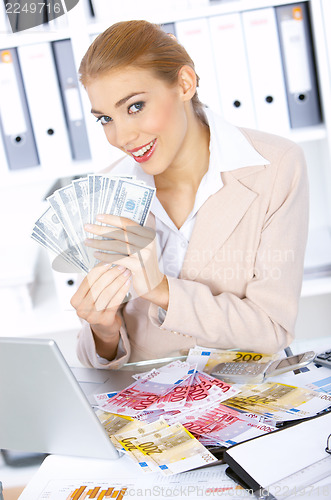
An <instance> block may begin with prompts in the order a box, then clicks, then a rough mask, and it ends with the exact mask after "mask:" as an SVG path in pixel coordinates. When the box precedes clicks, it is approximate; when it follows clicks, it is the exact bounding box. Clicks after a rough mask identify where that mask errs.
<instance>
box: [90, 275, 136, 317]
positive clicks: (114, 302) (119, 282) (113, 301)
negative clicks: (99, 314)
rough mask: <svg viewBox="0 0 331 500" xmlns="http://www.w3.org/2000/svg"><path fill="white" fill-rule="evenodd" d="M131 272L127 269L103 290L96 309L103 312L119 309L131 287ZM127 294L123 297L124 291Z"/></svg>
mask: <svg viewBox="0 0 331 500" xmlns="http://www.w3.org/2000/svg"><path fill="white" fill-rule="evenodd" d="M130 277H131V272H130V271H129V270H128V269H127V270H126V271H125V272H124V273H122V274H120V275H119V276H118V277H117V278H116V279H115V280H114V281H113V282H112V283H111V284H109V285H108V286H107V287H106V288H104V289H103V290H102V293H101V294H100V295H99V297H98V300H97V301H96V304H95V308H96V310H97V311H102V310H104V309H107V308H116V307H119V306H120V304H121V303H122V300H123V299H124V297H125V295H126V293H127V291H128V289H129V288H130V285H131V279H130ZM124 288H125V290H126V291H125V293H124V295H123V290H124Z"/></svg>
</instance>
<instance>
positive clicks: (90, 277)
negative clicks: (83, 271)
mask: <svg viewBox="0 0 331 500" xmlns="http://www.w3.org/2000/svg"><path fill="white" fill-rule="evenodd" d="M111 264H112V263H106V265H105V263H102V264H98V265H97V266H95V267H94V268H93V269H91V271H90V272H89V273H88V274H87V275H86V276H85V278H84V279H83V281H82V282H81V284H80V286H79V288H78V290H77V291H76V293H75V294H74V295H73V296H72V298H71V301H70V303H71V305H72V306H73V307H74V308H75V309H76V308H77V306H79V304H80V303H81V302H82V300H83V299H84V298H85V297H86V295H87V294H88V292H89V290H90V288H91V286H92V285H93V283H94V282H95V281H97V280H98V279H99V278H100V276H102V275H103V274H104V273H106V272H107V271H108V270H109V269H110V267H111Z"/></svg>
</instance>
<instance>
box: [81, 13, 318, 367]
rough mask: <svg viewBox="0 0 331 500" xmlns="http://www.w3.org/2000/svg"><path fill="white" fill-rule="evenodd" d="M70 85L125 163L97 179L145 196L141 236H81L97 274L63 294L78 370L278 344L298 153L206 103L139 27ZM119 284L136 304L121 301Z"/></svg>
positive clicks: (304, 216)
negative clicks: (73, 321) (205, 349)
mask: <svg viewBox="0 0 331 500" xmlns="http://www.w3.org/2000/svg"><path fill="white" fill-rule="evenodd" d="M80 75H81V82H82V83H83V85H84V87H85V88H86V91H87V93H88V96H89V99H90V101H91V105H92V113H93V114H94V116H95V117H96V118H97V121H99V122H100V123H101V125H102V126H103V129H104V132H105V134H106V137H107V140H108V141H109V143H110V144H111V145H113V146H115V147H116V148H119V149H120V150H121V151H123V153H124V158H123V159H121V160H119V161H117V162H116V163H115V164H114V165H113V166H112V167H111V168H110V169H109V171H108V173H110V174H111V175H135V176H136V178H137V179H138V180H139V179H141V180H144V181H145V182H146V183H148V184H150V185H151V186H155V188H156V196H155V198H154V200H153V203H152V206H151V213H150V215H149V218H148V220H147V223H146V227H140V226H139V225H137V224H135V223H133V222H132V221H129V220H128V219H123V218H120V217H115V216H112V215H106V214H100V217H99V218H98V221H99V222H102V224H95V225H90V226H87V227H86V230H87V231H88V232H89V233H92V235H94V236H95V235H99V236H100V235H102V236H104V238H105V239H103V240H102V239H98V238H96V239H87V241H86V244H87V246H90V247H93V248H95V249H96V251H97V252H98V253H96V256H97V257H98V258H99V260H101V262H102V263H103V265H98V266H97V267H95V268H94V269H92V270H91V271H90V273H89V274H88V275H87V277H86V278H85V279H84V281H83V282H82V284H81V286H80V287H79V289H78V291H77V292H76V293H75V295H74V296H73V298H72V305H73V307H74V308H75V309H76V311H77V314H78V315H79V317H80V318H82V320H84V326H83V328H82V331H81V332H80V335H79V341H78V355H79V358H80V360H81V361H82V362H83V363H84V364H86V365H88V366H94V367H100V368H107V367H108V368H118V367H120V366H121V365H122V364H123V363H125V362H127V361H128V360H130V361H135V360H140V359H150V358H158V357H165V356H170V355H179V354H183V353H187V351H188V349H189V348H190V347H193V346H194V345H203V346H209V347H217V348H224V349H228V348H239V349H246V350H251V351H260V352H268V353H271V352H276V351H278V350H279V349H282V348H284V347H286V346H287V345H289V344H290V342H291V341H292V339H293V335H294V326H295V320H296V315H297V309H298V300H299V296H300V290H301V283H302V270H303V258H304V251H305V245H306V238H307V225H308V223H307V221H308V188H307V176H306V168H305V161H304V158H303V154H302V152H301V149H300V148H299V147H298V146H297V145H295V144H294V143H292V142H291V141H289V140H287V139H283V138H280V137H277V136H273V135H269V134H266V133H263V132H259V131H253V130H247V129H239V128H237V127H234V126H232V125H230V124H228V123H226V122H224V120H223V119H221V118H220V117H218V116H216V115H215V114H214V113H213V112H212V111H211V110H209V109H208V108H206V107H204V106H203V105H202V104H201V103H200V101H199V99H198V96H197V86H198V77H197V75H196V73H195V70H194V64H193V62H192V60H191V59H190V57H189V56H188V54H187V53H186V51H185V50H184V48H183V47H182V46H181V45H180V44H179V43H177V41H176V40H175V39H174V38H173V37H171V36H169V35H167V34H166V33H164V32H163V31H162V29H161V28H159V27H158V26H156V25H153V24H150V23H147V22H145V21H128V22H122V23H117V24H115V25H113V26H111V27H110V28H109V29H107V30H106V31H105V32H104V33H102V34H101V35H99V36H98V37H97V39H96V40H95V41H94V42H93V43H92V45H91V47H90V48H89V49H88V51H87V53H86V54H85V56H84V58H83V60H82V63H81V66H80ZM107 236H108V239H107ZM107 250H112V251H115V252H118V254H119V255H115V256H114V255H112V256H111V255H110V254H109V253H107ZM114 264H116V265H114ZM146 283H148V286H146ZM130 287H131V289H132V288H133V289H134V290H135V292H136V295H137V297H136V298H135V299H133V300H129V301H128V302H127V303H125V305H124V304H123V299H124V297H125V296H126V294H127V292H128V290H129V288H130Z"/></svg>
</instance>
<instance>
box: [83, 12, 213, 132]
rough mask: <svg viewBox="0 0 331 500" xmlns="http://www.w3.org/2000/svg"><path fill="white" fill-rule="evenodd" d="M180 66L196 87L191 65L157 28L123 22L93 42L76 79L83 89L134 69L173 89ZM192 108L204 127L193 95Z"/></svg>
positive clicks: (144, 23) (140, 22)
mask: <svg viewBox="0 0 331 500" xmlns="http://www.w3.org/2000/svg"><path fill="white" fill-rule="evenodd" d="M184 65H188V66H190V67H191V68H192V69H193V70H194V72H195V75H196V82H197V87H198V85H199V77H198V75H197V74H196V71H195V67H194V62H193V61H192V59H191V58H190V56H189V55H188V53H187V52H186V50H185V49H184V47H183V46H182V45H180V44H179V43H178V42H177V40H176V39H175V38H174V37H172V36H169V35H168V34H167V33H166V32H165V31H164V30H163V29H162V28H161V27H160V26H158V25H157V24H152V23H149V22H147V21H123V22H119V23H116V24H113V25H112V26H110V27H109V28H108V29H106V30H105V31H104V32H103V33H101V34H100V35H99V36H98V37H97V38H96V39H95V40H94V42H93V43H92V44H91V46H90V47H89V48H88V50H87V52H86V54H85V55H84V57H83V59H82V61H81V64H80V67H79V75H80V81H81V83H82V84H83V86H84V87H86V85H87V84H88V82H89V80H91V79H93V78H96V77H98V76H100V75H102V74H105V73H107V72H108V71H110V70H113V69H121V68H125V67H126V66H136V67H139V68H141V69H147V70H151V71H153V73H154V74H155V76H156V77H158V78H160V79H161V80H164V81H165V82H168V83H169V85H174V84H175V83H176V82H177V81H178V73H179V71H180V69H181V68H182V66H184ZM192 105H193V109H194V112H195V114H196V115H197V117H198V118H199V119H200V120H201V121H202V122H203V123H207V120H206V117H205V113H204V111H203V105H202V103H201V102H200V100H199V97H198V94H197V92H195V94H194V96H193V98H192Z"/></svg>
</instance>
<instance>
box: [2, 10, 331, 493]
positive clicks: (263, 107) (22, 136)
mask: <svg viewBox="0 0 331 500" xmlns="http://www.w3.org/2000/svg"><path fill="white" fill-rule="evenodd" d="M22 3H24V2H21V4H22ZM43 3H44V4H45V7H44V10H43V12H42V13H41V12H38V11H37V10H38V9H37V7H38V6H39V10H40V5H42V4H43ZM26 4H27V3H26ZM14 5H19V4H18V3H15V4H14V3H10V2H5V1H4V2H1V3H0V218H1V219H0V220H1V226H0V227H1V233H2V236H1V239H0V255H1V259H0V309H1V313H2V314H1V325H2V328H1V334H0V335H3V336H40V337H45V338H50V337H51V338H54V339H55V340H56V341H57V342H58V343H59V346H60V348H62V350H63V352H64V353H65V355H66V357H67V359H68V361H69V363H70V364H71V365H72V366H75V365H78V364H79V362H78V360H77V358H76V355H75V338H76V333H77V330H78V329H79V321H78V318H77V316H76V314H75V312H74V311H73V310H72V308H71V306H70V302H69V301H70V297H71V296H72V294H73V293H74V291H75V289H76V287H77V284H78V282H79V280H80V279H81V277H80V276H79V275H76V274H62V273H56V272H54V271H53V270H52V268H51V264H50V263H51V261H52V258H53V257H54V256H53V255H50V254H49V253H48V252H47V250H45V249H43V248H42V247H40V246H39V245H38V244H37V243H36V242H34V241H32V240H31V238H30V233H31V230H32V227H33V224H34V222H35V221H36V220H37V219H38V217H39V216H40V215H41V214H42V212H43V211H44V210H45V209H46V206H47V204H46V201H45V198H46V197H47V196H48V195H49V194H50V193H52V191H54V190H55V189H57V188H59V187H61V186H64V185H66V184H67V183H69V182H70V181H71V179H72V178H78V177H81V176H84V175H86V174H87V173H89V172H97V171H100V170H102V169H103V168H105V167H106V166H107V165H109V164H110V163H111V162H112V161H114V160H115V159H117V158H118V157H119V155H118V152H116V150H114V148H112V147H111V146H110V145H109V144H108V143H107V141H106V139H105V137H104V134H103V133H102V130H101V127H100V125H99V124H96V122H95V118H94V117H93V116H92V115H91V113H90V104H89V102H88V99H87V96H86V93H85V91H84V89H83V88H82V87H81V85H80V84H79V82H78V80H77V69H78V66H79V63H80V60H81V58H82V56H83V55H84V53H85V51H86V49H87V48H88V46H89V45H90V43H91V42H92V40H93V39H94V38H95V36H97V34H98V33H100V32H102V31H103V30H104V29H106V28H107V27H108V26H109V25H111V24H113V23H114V22H117V21H120V20H125V19H147V20H148V21H152V22H156V23H159V24H161V25H162V26H163V29H165V30H166V31H168V32H169V33H173V34H175V35H176V37H177V39H178V41H179V42H180V43H182V44H183V45H184V46H185V47H186V49H187V51H188V52H189V54H190V55H191V57H192V59H193V60H194V61H195V63H196V68H197V72H198V74H199V76H200V82H201V83H200V88H199V96H200V99H201V100H202V101H203V102H204V103H206V104H207V105H209V106H210V107H211V108H213V109H214V110H215V111H217V112H218V113H221V114H223V115H224V117H225V118H226V119H227V120H228V121H230V122H232V123H234V124H236V125H239V126H245V127H249V128H258V129H260V130H265V131H268V132H272V133H275V134H279V135H282V136H286V137H288V138H290V139H292V140H294V141H295V142H297V143H299V144H300V145H301V146H302V148H303V150H304V153H305V156H306V160H307V164H308V173H309V180H310V203H311V209H310V227H309V241H308V247H307V253H306V262H305V277H304V282H303V287H302V297H301V302H300V310H299V316H298V321H297V327H296V337H297V338H298V339H309V338H313V337H314V338H320V337H326V336H330V326H329V325H330V324H331V307H330V304H331V161H330V158H331V84H330V83H331V78H330V75H331V2H330V1H329V0H305V1H302V2H296V1H292V0H287V1H284V0H157V1H155V0H122V1H121V2H117V1H116V0H79V2H78V3H77V4H76V5H75V2H70V0H54V1H53V0H48V1H46V0H45V2H41V3H36V4H35V5H36V6H37V7H36V12H35V13H34V18H33V20H32V22H34V23H35V24H37V23H38V22H39V23H40V24H39V25H38V26H36V27H33V28H27V29H26V23H25V22H26V16H25V18H24V16H23V17H22V16H20V15H19V14H17V12H16V13H15V12H14ZM59 8H61V9H62V11H63V12H65V13H64V14H63V15H59V16H58V17H56V16H54V15H53V16H52V15H50V12H51V11H52V12H54V11H55V12H59V11H58V10H56V9H59ZM6 9H7V11H8V12H9V17H8V16H7V15H6ZM62 11H61V12H62ZM30 13H31V12H30ZM31 19H32V18H31V17H30V18H29V22H31ZM5 469H6V470H7V471H9V470H12V468H10V467H9V468H8V465H6V464H5V463H4V461H3V462H2V464H1V463H0V480H1V471H2V472H3V471H4V470H5ZM18 470H19V468H16V469H14V476H15V478H20V479H13V477H14V476H10V477H11V479H10V481H12V480H13V483H16V484H20V482H22V483H25V480H26V478H25V476H24V473H22V474H23V475H22V476H20V475H18ZM21 470H23V469H21ZM29 470H30V469H29ZM31 470H32V469H31ZM3 473H4V472H3ZM5 498H6V497H5Z"/></svg>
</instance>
